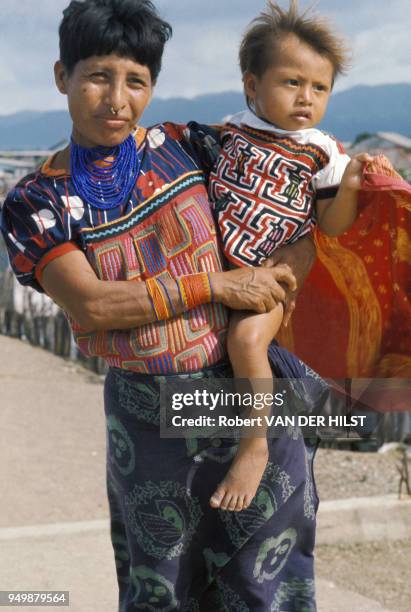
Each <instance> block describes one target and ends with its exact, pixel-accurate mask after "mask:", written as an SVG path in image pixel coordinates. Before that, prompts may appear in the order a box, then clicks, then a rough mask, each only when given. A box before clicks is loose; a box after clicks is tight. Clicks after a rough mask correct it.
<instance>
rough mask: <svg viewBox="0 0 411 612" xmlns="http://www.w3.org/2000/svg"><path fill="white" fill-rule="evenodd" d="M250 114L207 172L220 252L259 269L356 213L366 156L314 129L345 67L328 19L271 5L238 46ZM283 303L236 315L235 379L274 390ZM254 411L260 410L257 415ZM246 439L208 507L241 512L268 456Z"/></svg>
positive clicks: (260, 441)
mask: <svg viewBox="0 0 411 612" xmlns="http://www.w3.org/2000/svg"><path fill="white" fill-rule="evenodd" d="M240 66H241V71H242V75H243V83H244V92H245V96H246V100H247V106H248V108H249V110H247V111H244V112H241V113H238V114H236V115H234V116H233V117H232V118H231V120H230V122H229V123H228V124H226V125H225V126H224V127H223V130H222V150H221V153H220V156H219V158H218V160H217V163H216V166H215V168H214V170H213V172H212V174H211V176H210V188H209V190H210V195H211V199H212V200H213V202H214V207H215V212H216V216H217V219H218V225H219V228H220V234H221V239H222V244H223V249H224V253H225V256H226V257H227V259H228V260H229V262H230V263H231V264H233V265H234V266H259V265H264V262H265V261H266V259H267V258H268V257H269V256H270V255H271V254H272V252H273V251H274V250H275V249H277V248H278V247H279V246H281V245H284V244H287V243H290V242H294V241H295V240H297V239H298V238H300V237H301V236H303V235H304V234H306V233H308V232H310V231H311V228H312V226H313V224H314V217H315V218H316V220H317V223H318V225H319V228H320V229H321V230H322V231H323V232H325V233H326V234H328V235H330V236H338V235H340V234H342V233H343V232H345V231H346V230H347V229H348V228H349V227H350V226H351V224H352V223H353V222H354V220H355V218H356V212H357V193H358V190H359V188H360V182H361V174H362V168H363V165H364V163H365V162H368V161H372V159H373V158H372V157H370V156H369V155H367V154H362V155H357V156H356V157H355V158H353V159H352V160H351V161H350V158H349V157H348V156H347V155H345V154H344V152H343V150H342V148H341V147H340V146H339V145H338V143H337V142H336V141H335V140H334V139H333V138H331V137H330V136H328V135H326V134H324V133H323V132H321V131H319V130H318V129H315V127H314V126H316V125H317V124H318V123H319V122H320V121H321V119H322V118H323V116H324V114H325V111H326V109H327V104H328V100H329V97H330V94H331V90H332V87H333V84H334V80H335V78H336V76H338V75H339V74H341V73H343V72H344V70H345V66H346V51H345V48H344V45H343V43H342V41H341V40H340V39H339V38H337V37H336V36H334V34H333V33H332V31H331V30H330V28H329V26H328V25H327V23H326V22H325V21H323V20H322V19H319V18H318V17H316V16H307V13H304V14H303V15H299V14H298V8H297V1H296V0H291V2H290V8H289V10H288V11H283V10H282V9H281V8H280V7H279V6H278V5H276V4H274V3H272V2H269V3H268V11H267V12H266V13H262V14H261V15H260V16H259V17H257V18H256V19H255V20H254V21H253V22H252V24H251V26H250V28H249V30H248V31H247V32H246V34H245V37H244V39H243V41H242V44H241V48H240ZM283 314H284V311H283V305H282V304H278V305H277V306H276V308H275V309H274V310H272V311H271V312H268V313H266V314H256V315H250V314H249V313H234V312H233V313H232V315H231V320H230V327H229V334H228V352H229V356H230V360H231V363H232V366H233V370H234V375H235V377H236V378H247V379H250V380H251V381H252V387H253V391H254V392H257V391H258V392H263V393H271V392H272V390H273V389H272V371H271V368H270V364H269V361H268V358H267V348H268V345H269V343H270V342H271V340H272V339H273V338H274V337H275V335H276V333H277V331H278V329H279V328H280V325H281V323H282V319H283ZM255 414H256V413H255ZM262 434H263V435H262V436H260V437H251V438H242V439H241V441H240V444H239V448H238V451H237V454H236V456H235V457H234V460H233V463H232V465H231V467H230V470H229V471H228V473H227V476H226V477H225V479H224V480H223V481H222V482H221V483H220V485H219V486H218V488H217V490H216V491H215V492H214V494H213V495H212V497H211V499H210V504H211V506H212V507H214V508H217V507H220V508H222V509H228V510H236V511H239V510H242V509H244V508H246V507H248V506H249V504H250V503H251V501H252V499H253V497H254V495H255V493H256V490H257V487H258V485H259V483H260V480H261V477H262V475H263V472H264V469H265V467H266V464H267V460H268V445H267V439H266V435H265V431H262Z"/></svg>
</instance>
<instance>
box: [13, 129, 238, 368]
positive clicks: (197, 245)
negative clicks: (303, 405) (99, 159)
mask: <svg viewBox="0 0 411 612" xmlns="http://www.w3.org/2000/svg"><path fill="white" fill-rule="evenodd" d="M138 136H139V138H138V152H139V155H140V157H141V171H140V175H139V177H138V178H137V181H136V184H135V187H134V190H133V192H132V193H131V194H130V197H129V199H128V201H127V202H124V204H123V205H121V206H119V207H117V208H115V209H113V210H108V211H101V210H98V209H95V208H92V207H91V206H90V205H89V204H88V203H87V202H84V201H83V200H82V199H81V198H80V197H79V196H78V195H77V194H76V193H75V191H74V187H73V183H72V181H71V177H70V175H69V174H67V173H65V172H64V171H56V170H52V169H51V168H50V161H49V162H46V164H45V165H44V166H43V167H42V168H41V169H40V170H39V171H38V172H35V173H33V174H31V175H29V176H27V177H26V178H24V179H23V180H22V181H20V183H19V184H18V185H17V186H16V187H15V188H14V189H13V190H12V191H11V192H10V194H9V195H8V197H7V199H6V202H5V204H4V206H3V210H2V217H1V230H2V232H3V236H4V238H5V241H6V245H7V248H8V251H9V257H10V262H11V265H12V267H13V269H14V271H15V273H16V276H17V278H18V280H19V281H20V282H21V283H22V284H24V285H31V286H33V287H35V288H36V289H38V290H40V291H41V284H40V283H39V280H40V281H41V272H42V270H43V268H44V267H45V265H46V264H47V263H48V262H50V261H51V260H53V259H54V258H56V257H59V256H61V255H64V254H65V253H67V252H69V251H70V250H73V249H81V250H82V251H83V252H84V253H85V255H86V257H87V259H88V260H89V262H90V264H91V266H92V267H93V269H94V271H95V273H96V275H97V277H98V278H100V279H102V280H110V281H113V280H122V281H124V280H127V281H130V282H142V281H145V280H146V279H148V278H153V277H156V278H160V279H167V278H177V277H179V276H184V275H186V274H193V273H195V272H212V271H220V270H222V262H221V256H220V253H219V249H218V244H217V239H216V228H215V224H214V220H213V218H212V214H211V210H210V204H209V200H208V195H207V190H206V187H205V179H206V176H207V173H208V170H209V167H210V166H211V164H212V162H213V161H214V159H215V157H216V154H217V152H218V149H219V145H218V142H217V140H218V134H217V133H216V132H215V131H214V130H212V129H209V128H206V127H205V126H199V125H197V124H195V123H191V124H189V125H188V126H178V125H174V124H169V123H167V124H164V125H158V126H155V127H153V128H151V129H149V130H141V131H140V133H139V135H138ZM71 324H72V329H73V333H74V337H75V339H76V342H77V344H78V346H79V347H80V349H81V350H82V352H83V353H84V354H85V355H86V356H99V357H102V358H104V359H105V360H106V361H107V363H108V364H109V365H110V366H116V367H118V368H124V369H127V370H133V371H135V372H140V373H148V374H165V373H173V372H192V371H196V370H199V369H201V368H204V367H207V366H210V365H213V364H214V363H216V362H218V361H219V360H220V359H221V358H222V357H224V356H225V351H226V347H225V339H226V331H227V324H228V317H227V312H226V309H225V308H224V307H223V306H222V305H221V304H206V305H203V306H199V307H197V308H194V309H193V310H191V311H189V312H186V313H184V314H182V315H180V316H176V317H173V318H171V319H169V320H167V321H161V322H155V323H150V324H147V325H142V326H141V327H137V328H134V329H129V330H110V331H98V332H88V331H86V330H83V329H81V328H80V327H79V325H78V324H77V323H76V322H75V321H71Z"/></svg>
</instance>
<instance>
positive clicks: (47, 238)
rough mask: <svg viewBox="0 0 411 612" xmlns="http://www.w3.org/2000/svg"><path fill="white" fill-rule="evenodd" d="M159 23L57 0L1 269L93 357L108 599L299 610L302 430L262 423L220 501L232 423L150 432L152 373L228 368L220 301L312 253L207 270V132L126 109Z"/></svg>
mask: <svg viewBox="0 0 411 612" xmlns="http://www.w3.org/2000/svg"><path fill="white" fill-rule="evenodd" d="M170 34H171V28H170V26H169V25H168V24H167V23H165V22H164V21H162V20H161V19H160V18H159V16H158V15H157V13H156V11H155V8H154V6H153V5H152V4H151V2H149V0H86V1H84V2H78V1H73V2H71V4H70V5H69V7H68V8H67V9H66V10H65V11H64V18H63V21H62V23H61V26H60V60H59V61H58V62H57V63H56V65H55V77H56V83H57V87H58V89H59V90H60V92H61V93H63V94H65V95H66V96H67V99H68V106H69V110H70V114H71V117H72V120H73V132H72V140H71V143H70V146H69V147H67V148H66V149H64V150H63V151H60V152H59V153H57V154H56V155H55V156H54V157H53V158H52V159H50V160H48V161H47V162H46V163H45V164H44V165H43V167H42V168H41V169H40V170H39V171H38V172H36V173H34V174H32V175H30V176H28V177H26V178H25V179H23V180H22V181H21V182H20V183H19V184H18V185H17V186H16V187H15V188H14V189H13V191H12V192H11V193H10V194H9V196H8V198H7V201H6V202H5V205H4V208H3V211H2V231H3V235H4V237H5V240H6V243H7V246H8V249H9V254H10V260H11V263H12V265H13V268H14V270H15V272H16V275H17V277H18V279H19V280H20V281H21V282H22V283H23V284H29V285H31V286H33V287H35V288H37V289H38V290H40V291H42V290H44V291H46V292H47V293H48V294H49V295H50V296H51V297H52V298H53V299H54V300H55V301H56V302H57V303H58V304H60V305H61V306H62V307H63V308H64V310H65V311H66V312H67V314H68V316H69V319H70V322H71V325H72V329H73V333H74V336H75V338H76V341H77V343H78V345H79V346H80V348H81V349H82V351H83V352H84V353H85V354H86V355H99V356H101V357H104V358H105V359H106V361H107V363H108V364H109V366H110V370H109V373H108V376H107V379H106V384H105V411H106V420H107V432H108V449H107V483H108V496H109V503H110V513H111V536H112V543H113V547H114V551H115V555H116V563H117V573H118V582H119V590H120V594H119V609H120V610H121V611H122V612H128V611H131V610H135V609H139V610H152V611H157V610H162V611H169V610H186V611H188V610H192V611H195V610H199V609H200V606H201V609H203V610H218V609H220V608H221V609H225V610H227V609H229V610H236V611H237V610H250V611H251V610H252V611H253V612H257V611H263V610H264V611H267V610H279V609H280V608H281V610H284V609H290V610H303V609H304V610H314V609H315V603H314V582H313V557H312V551H313V545H314V530H315V527H314V525H315V511H316V507H317V498H316V494H315V489H314V484H313V479H312V458H313V454H314V447H311V446H308V445H306V444H305V442H304V440H303V439H302V438H301V437H298V436H294V437H289V436H288V435H286V434H284V435H283V436H281V437H280V438H279V439H276V440H271V441H270V460H269V464H268V466H267V469H266V472H265V474H264V477H263V480H262V483H261V485H260V487H259V490H258V492H257V495H256V497H255V499H254V501H253V503H252V504H251V505H250V507H249V508H247V509H245V510H243V511H241V512H232V510H235V508H230V506H229V505H228V506H226V507H225V508H224V509H219V510H214V509H212V508H211V507H210V505H209V498H210V495H211V493H212V491H213V490H215V487H216V485H217V484H218V482H219V481H221V480H222V478H223V477H224V475H225V473H226V471H227V469H228V467H229V465H230V461H231V459H232V457H233V456H234V454H235V451H236V443H235V441H233V440H227V439H213V440H210V439H207V438H204V439H198V440H197V439H194V440H189V441H187V442H186V441H185V440H184V439H161V438H160V437H159V387H160V383H161V382H164V381H168V380H171V381H175V380H176V378H177V379H178V377H179V375H181V374H184V379H187V378H188V379H190V378H199V377H200V378H210V377H229V376H230V375H231V371H230V368H229V366H228V365H227V363H226V361H225V356H226V352H225V336H226V330H227V310H226V306H228V307H230V308H233V309H249V310H254V311H256V312H265V311H269V310H271V309H272V308H273V307H274V306H275V305H276V304H277V303H278V302H279V301H284V300H285V299H286V298H287V297H288V300H289V302H290V301H291V302H292V299H293V291H294V290H295V288H296V281H295V277H294V274H293V273H292V272H291V271H290V269H289V267H288V266H285V265H275V264H278V262H279V261H288V262H289V263H290V264H291V265H292V267H293V268H294V273H295V275H296V277H297V278H298V281H299V282H298V284H301V282H302V280H303V278H304V276H305V274H306V273H307V271H308V269H309V268H310V265H311V262H312V259H313V247H312V244H311V242H310V241H307V240H303V241H301V242H300V243H299V244H296V245H294V246H293V247H292V248H289V249H288V250H283V251H282V253H279V254H278V255H277V261H271V265H272V266H273V267H267V268H262V269H257V270H255V269H252V270H251V269H241V270H232V271H227V272H224V271H223V268H222V262H221V256H220V253H219V251H218V245H217V240H216V230H215V226H214V222H213V219H212V217H211V214H210V209H209V204H208V199H207V191H206V187H205V182H204V181H205V178H206V177H207V173H208V170H209V168H210V166H211V164H212V162H213V160H214V159H215V156H216V154H217V152H218V143H217V140H216V139H217V138H218V135H217V134H216V132H213V131H212V130H210V129H208V128H206V127H204V126H199V125H197V124H189V125H188V126H177V125H173V124H164V125H159V126H156V127H154V128H151V129H149V130H145V129H143V128H141V127H136V126H137V125H138V122H139V120H140V117H141V115H142V113H143V111H144V109H145V108H146V106H147V104H148V103H149V101H150V99H151V96H152V91H153V87H154V85H155V82H156V79H157V76H158V73H159V70H160V66H161V56H162V52H163V47H164V44H165V42H166V40H167V39H168V37H169V36H170ZM295 261H299V262H300V264H299V265H298V266H297V265H294V264H293V262H295ZM130 281H131V282H130ZM280 283H281V284H282V285H280ZM291 308H292V307H291ZM291 308H290V307H289V308H288V310H289V312H290V310H291ZM270 355H271V360H272V363H273V369H274V370H275V372H276V375H277V376H280V377H281V376H284V377H301V376H307V375H308V376H309V375H310V374H309V372H308V370H307V368H305V366H304V365H303V364H301V362H299V361H298V360H296V359H295V358H293V357H292V356H291V355H289V354H288V353H286V352H285V351H281V350H280V349H278V348H276V347H272V349H271V350H270ZM316 391H317V395H318V393H322V390H320V391H319V392H318V389H316ZM308 399H309V398H308ZM285 606H287V608H286V607H285Z"/></svg>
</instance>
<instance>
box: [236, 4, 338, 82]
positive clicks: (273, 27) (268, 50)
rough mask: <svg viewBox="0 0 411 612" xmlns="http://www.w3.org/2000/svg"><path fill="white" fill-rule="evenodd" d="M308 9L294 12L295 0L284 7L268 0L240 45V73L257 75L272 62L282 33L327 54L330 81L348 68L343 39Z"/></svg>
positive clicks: (273, 62) (262, 72) (282, 35)
mask: <svg viewBox="0 0 411 612" xmlns="http://www.w3.org/2000/svg"><path fill="white" fill-rule="evenodd" d="M310 10H311V9H308V10H306V11H305V12H304V13H302V14H299V12H298V0H290V6H289V8H288V10H283V9H282V8H281V7H280V6H278V4H275V3H274V2H271V0H268V2H267V11H266V12H263V13H261V14H260V15H259V16H258V17H256V19H254V20H253V21H252V22H251V24H250V26H249V28H248V30H247V31H246V33H245V35H244V38H243V41H242V43H241V47H240V67H241V72H242V74H243V76H244V74H245V73H246V72H251V73H252V74H255V75H256V76H257V77H261V76H262V75H263V74H264V72H265V71H266V70H267V69H268V68H269V67H270V66H273V65H275V51H276V45H278V44H279V43H280V42H281V40H282V39H283V38H284V36H287V35H288V34H294V35H295V36H297V37H298V38H299V39H300V40H301V41H302V42H304V43H305V44H307V45H309V46H310V47H312V48H313V49H314V50H315V51H317V53H319V54H320V55H323V56H325V57H327V58H328V59H329V60H330V62H331V64H332V66H333V80H334V79H335V77H337V76H338V75H339V74H343V73H344V72H345V71H346V69H347V67H348V51H347V47H346V46H345V43H344V41H343V40H342V39H341V38H339V37H338V36H336V35H335V34H334V32H333V30H332V28H331V27H330V25H329V23H328V22H327V21H326V20H325V19H323V18H322V17H319V16H318V15H315V14H312V15H309V13H310Z"/></svg>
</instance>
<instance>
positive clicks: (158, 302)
mask: <svg viewBox="0 0 411 612" xmlns="http://www.w3.org/2000/svg"><path fill="white" fill-rule="evenodd" d="M146 287H147V292H148V295H149V297H150V299H151V305H152V306H153V310H154V312H155V315H156V318H157V321H164V320H165V319H169V318H170V317H172V316H173V313H172V312H171V310H170V309H169V307H168V305H167V300H166V298H165V295H164V291H163V288H162V287H161V285H160V284H159V282H158V281H157V279H155V278H149V279H148V280H146Z"/></svg>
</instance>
